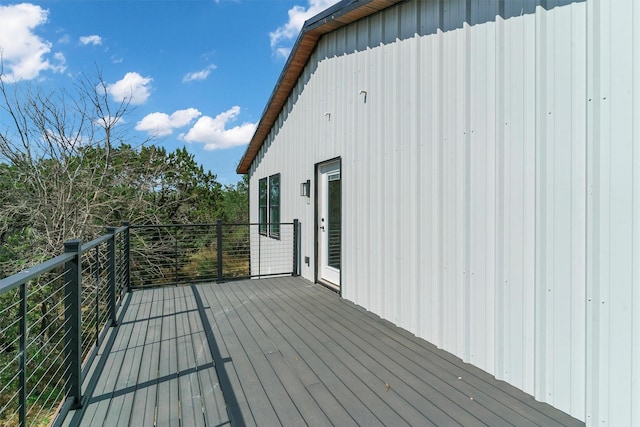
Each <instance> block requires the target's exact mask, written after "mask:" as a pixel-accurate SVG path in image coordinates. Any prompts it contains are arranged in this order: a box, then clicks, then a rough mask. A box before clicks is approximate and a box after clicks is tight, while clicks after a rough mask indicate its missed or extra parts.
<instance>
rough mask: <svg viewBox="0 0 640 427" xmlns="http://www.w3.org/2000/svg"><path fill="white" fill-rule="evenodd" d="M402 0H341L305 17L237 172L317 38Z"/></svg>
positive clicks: (286, 95) (285, 96)
mask: <svg viewBox="0 0 640 427" xmlns="http://www.w3.org/2000/svg"><path fill="white" fill-rule="evenodd" d="M402 1H405V0H342V1H341V2H339V3H336V4H335V5H333V6H331V7H329V8H328V9H326V10H324V11H322V12H320V13H319V14H317V15H316V16H314V17H312V18H310V19H308V20H307V21H306V22H305V23H304V26H303V27H302V30H300V34H299V35H298V38H297V39H296V42H295V44H294V45H293V48H292V49H291V53H290V54H289V58H287V62H286V63H285V65H284V68H283V70H282V72H281V73H280V77H279V78H278V81H277V82H276V85H275V88H274V89H273V91H272V92H271V96H270V97H269V101H268V102H267V105H266V107H265V109H264V111H263V112H262V116H261V117H260V121H259V122H258V126H257V127H256V131H255V132H254V134H253V137H252V138H251V141H250V142H249V145H248V146H247V149H246V150H245V153H244V155H243V156H242V158H241V159H240V162H239V163H238V167H237V168H236V173H239V174H246V173H248V172H249V168H250V167H251V164H252V163H253V160H254V159H255V158H256V156H257V154H258V151H260V148H261V147H262V144H263V143H264V141H265V140H266V138H267V136H268V135H269V132H270V131H271V128H272V127H273V124H274V123H275V122H276V120H277V118H278V116H279V115H280V111H281V110H282V108H283V106H284V105H285V103H286V101H287V99H288V98H289V95H290V94H291V92H292V90H293V88H294V87H295V85H296V84H297V82H298V78H299V77H300V75H301V74H302V72H303V70H304V68H305V67H306V65H307V63H308V61H309V58H310V57H311V54H312V53H313V51H314V50H315V48H316V46H317V44H318V40H320V38H321V37H322V36H323V35H324V34H327V33H329V32H331V31H334V30H336V29H338V28H340V27H344V26H345V25H349V24H351V23H353V22H356V21H358V20H360V19H363V18H366V17H367V16H370V15H373V14H374V13H377V12H379V11H381V10H384V9H386V8H388V7H391V6H393V5H395V4H397V3H400V2H402Z"/></svg>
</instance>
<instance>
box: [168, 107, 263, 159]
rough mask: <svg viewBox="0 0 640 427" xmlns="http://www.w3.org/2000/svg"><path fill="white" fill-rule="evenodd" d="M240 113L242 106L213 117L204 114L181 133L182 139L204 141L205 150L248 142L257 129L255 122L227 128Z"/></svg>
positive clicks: (219, 148)
mask: <svg viewBox="0 0 640 427" xmlns="http://www.w3.org/2000/svg"><path fill="white" fill-rule="evenodd" d="M239 114H240V107H238V106H235V107H232V108H231V109H230V110H227V111H225V112H223V113H220V114H218V115H217V116H216V117H213V118H212V117H209V116H202V117H200V118H199V119H198V121H197V122H196V124H195V125H193V127H192V128H191V129H190V130H189V132H187V133H186V134H181V135H180V139H182V140H183V141H187V142H199V143H203V144H204V148H205V150H221V149H225V148H231V147H236V146H238V145H244V144H248V143H249V141H250V140H251V137H252V136H253V133H254V132H255V130H256V124H255V123H242V124H241V125H238V126H235V127H232V128H227V126H228V125H229V123H230V122H233V121H234V120H236V118H237V117H238V115H239Z"/></svg>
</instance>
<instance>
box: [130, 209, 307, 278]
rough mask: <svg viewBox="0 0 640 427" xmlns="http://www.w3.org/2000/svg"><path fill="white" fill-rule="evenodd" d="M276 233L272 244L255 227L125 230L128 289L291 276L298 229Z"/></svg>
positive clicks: (181, 226)
mask: <svg viewBox="0 0 640 427" xmlns="http://www.w3.org/2000/svg"><path fill="white" fill-rule="evenodd" d="M264 225H265V224H262V226H263V228H264ZM267 225H271V224H267ZM278 227H279V233H278V238H274V237H269V236H267V235H265V234H263V233H261V230H262V229H263V228H262V229H261V227H260V224H224V223H222V222H220V221H219V222H218V223H216V224H193V225H184V224H172V225H134V226H131V230H130V234H129V238H130V251H131V258H130V262H131V267H130V271H131V282H130V283H131V286H132V287H134V288H135V287H142V286H159V285H175V284H184V283H199V282H223V281H229V280H237V279H246V278H253V277H266V276H275V275H292V274H293V275H296V274H298V269H299V260H298V251H297V245H296V244H295V242H296V238H297V237H296V236H297V230H298V229H299V224H298V222H297V221H294V222H293V223H283V224H278Z"/></svg>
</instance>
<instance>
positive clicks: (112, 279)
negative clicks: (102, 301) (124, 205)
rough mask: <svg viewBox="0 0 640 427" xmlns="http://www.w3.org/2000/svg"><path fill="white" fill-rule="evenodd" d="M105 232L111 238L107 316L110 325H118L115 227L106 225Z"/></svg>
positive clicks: (109, 243)
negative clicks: (109, 319)
mask: <svg viewBox="0 0 640 427" xmlns="http://www.w3.org/2000/svg"><path fill="white" fill-rule="evenodd" d="M107 234H109V235H111V238H110V239H109V240H108V242H107V271H108V276H109V282H108V283H107V288H108V293H109V317H110V318H111V326H118V320H117V317H116V315H117V306H116V298H117V297H116V266H117V263H116V228H115V227H107Z"/></svg>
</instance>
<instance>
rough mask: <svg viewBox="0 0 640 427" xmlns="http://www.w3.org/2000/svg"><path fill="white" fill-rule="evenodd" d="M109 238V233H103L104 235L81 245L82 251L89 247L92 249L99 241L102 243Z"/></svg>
mask: <svg viewBox="0 0 640 427" xmlns="http://www.w3.org/2000/svg"><path fill="white" fill-rule="evenodd" d="M109 239H111V234H105V235H104V236H100V237H98V238H97V239H93V240H92V241H90V242H89V243H85V244H84V245H82V252H86V251H88V250H89V249H93V248H95V247H96V246H99V245H100V244H101V243H104V242H106V241H107V240H109Z"/></svg>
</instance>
